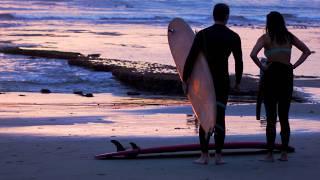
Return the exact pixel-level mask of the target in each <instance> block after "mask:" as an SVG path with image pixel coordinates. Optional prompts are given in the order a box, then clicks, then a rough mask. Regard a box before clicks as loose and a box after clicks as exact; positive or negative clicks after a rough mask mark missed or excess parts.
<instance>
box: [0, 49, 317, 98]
mask: <svg viewBox="0 0 320 180" xmlns="http://www.w3.org/2000/svg"><path fill="white" fill-rule="evenodd" d="M0 52H1V53H5V54H13V55H23V56H29V57H31V58H37V57H40V58H48V59H64V60H67V61H68V64H69V65H71V66H79V67H83V68H86V69H89V70H93V71H104V72H111V73H112V75H113V76H114V77H115V78H116V79H117V80H119V81H120V82H122V83H124V84H125V85H128V86H130V87H131V88H133V89H134V90H135V91H138V92H132V94H135V95H140V94H141V93H143V92H145V93H151V94H155V95H171V96H184V95H183V91H182V87H181V86H182V85H181V80H180V78H179V76H178V73H177V71H176V68H175V67H174V66H171V65H165V64H159V63H149V62H142V61H128V60H119V59H107V58H99V56H100V55H99V54H91V55H88V56H85V55H83V54H82V53H79V52H63V51H57V50H39V49H21V48H19V47H3V48H0ZM297 77H298V78H299V79H300V78H309V79H318V78H319V77H316V76H297ZM234 79H235V77H234V75H232V74H231V75H230V84H231V88H230V96H231V99H232V101H240V102H241V101H242V102H254V100H255V98H256V95H257V93H258V91H259V89H258V81H259V77H258V76H254V75H251V74H244V76H243V78H242V82H241V88H240V91H239V92H238V91H236V90H234V89H233V88H232V87H233V86H232V84H234ZM139 91H140V92H139ZM128 94H129V93H128ZM293 100H294V101H296V102H306V99H304V98H303V96H299V93H298V92H296V91H295V92H294V94H293Z"/></svg>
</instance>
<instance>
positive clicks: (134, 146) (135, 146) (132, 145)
mask: <svg viewBox="0 0 320 180" xmlns="http://www.w3.org/2000/svg"><path fill="white" fill-rule="evenodd" d="M130 145H131V147H132V149H140V147H139V146H138V145H137V144H136V143H134V142H130Z"/></svg>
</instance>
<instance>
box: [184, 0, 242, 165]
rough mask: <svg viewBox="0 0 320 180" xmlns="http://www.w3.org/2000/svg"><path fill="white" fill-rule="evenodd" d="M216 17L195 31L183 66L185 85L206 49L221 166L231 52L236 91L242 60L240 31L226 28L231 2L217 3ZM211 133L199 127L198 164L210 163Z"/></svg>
mask: <svg viewBox="0 0 320 180" xmlns="http://www.w3.org/2000/svg"><path fill="white" fill-rule="evenodd" d="M213 17H214V21H215V23H214V25H212V26H210V27H208V28H205V29H203V30H201V31H200V32H198V33H197V34H196V37H195V39H194V41H193V44H192V47H191V50H190V52H189V55H188V57H187V60H186V64H185V66H184V71H183V81H184V83H186V84H187V83H188V79H189V77H190V75H191V73H192V69H193V66H194V63H195V60H196V58H197V57H198V55H199V53H200V52H203V53H204V55H205V57H206V59H207V62H208V66H209V69H210V71H211V76H212V79H213V82H214V87H215V93H216V100H217V117H216V125H215V128H214V139H215V144H216V154H215V163H216V164H217V165H219V164H223V163H224V161H223V160H222V156H221V151H222V148H223V145H224V139H225V109H226V105H227V101H228V94H229V86H230V84H229V71H228V58H229V56H230V54H231V52H232V54H233V56H234V59H235V73H236V84H235V89H236V90H238V89H239V84H240V81H241V78H242V71H243V62H242V50H241V40H240V37H239V35H238V34H237V33H235V32H233V31H232V30H230V29H229V28H228V27H226V24H227V21H228V18H229V7H228V5H226V4H223V3H219V4H216V5H215V6H214V10H213ZM186 87H187V86H186ZM210 136H211V134H206V133H205V132H204V130H203V129H202V128H201V126H200V129H199V139H200V144H201V151H202V154H201V157H200V158H199V159H198V160H196V161H195V163H199V164H207V163H208V161H209V153H208V146H209V140H210Z"/></svg>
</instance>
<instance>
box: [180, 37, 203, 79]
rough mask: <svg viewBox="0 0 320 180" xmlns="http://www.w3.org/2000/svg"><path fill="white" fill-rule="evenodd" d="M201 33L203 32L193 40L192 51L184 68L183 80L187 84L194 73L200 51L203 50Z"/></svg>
mask: <svg viewBox="0 0 320 180" xmlns="http://www.w3.org/2000/svg"><path fill="white" fill-rule="evenodd" d="M200 33H201V32H199V33H197V34H196V37H195V38H194V40H193V43H192V46H191V49H190V51H189V54H188V57H187V59H186V63H185V64H184V67H183V76H182V80H183V82H185V83H186V82H187V81H188V79H189V77H190V75H191V73H192V70H193V66H194V63H195V61H196V59H197V57H198V55H199V53H200V50H201V38H200V37H201V34H200Z"/></svg>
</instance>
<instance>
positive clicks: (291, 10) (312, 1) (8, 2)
mask: <svg viewBox="0 0 320 180" xmlns="http://www.w3.org/2000/svg"><path fill="white" fill-rule="evenodd" d="M217 2H225V3H227V4H229V5H230V7H231V17H230V23H231V24H238V25H251V24H254V25H257V24H260V25H261V24H264V21H265V15H266V14H267V13H268V12H270V11H271V10H276V11H280V12H281V13H283V14H284V16H285V17H286V20H287V23H288V25H301V26H320V13H319V12H320V0H268V1H260V0H224V1H223V0H222V1H215V0H202V1H195V0H2V1H1V2H0V12H1V14H0V19H7V20H24V21H47V20H61V21H90V22H94V23H98V24H99V23H101V24H103V23H107V24H110V23H123V24H128V23H133V24H137V23H141V24H157V25H166V24H167V23H168V22H169V20H170V19H171V18H172V17H176V16H179V17H183V18H185V19H186V20H187V21H188V22H189V23H193V24H208V23H210V21H211V19H212V16H211V14H212V13H211V12H212V6H213V4H215V3H217Z"/></svg>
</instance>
